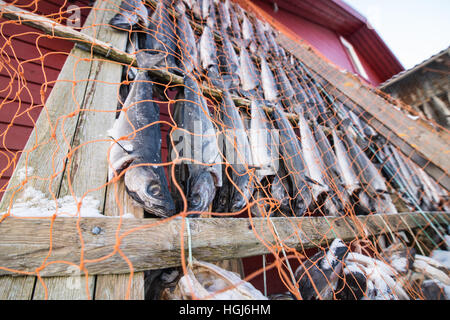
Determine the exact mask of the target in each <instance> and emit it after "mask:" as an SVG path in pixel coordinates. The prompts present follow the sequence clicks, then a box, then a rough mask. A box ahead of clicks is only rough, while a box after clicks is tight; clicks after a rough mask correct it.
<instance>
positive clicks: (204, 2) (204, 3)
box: [199, 0, 212, 20]
mask: <svg viewBox="0 0 450 320" xmlns="http://www.w3.org/2000/svg"><path fill="white" fill-rule="evenodd" d="M199 1H200V3H201V9H202V11H201V12H202V19H203V20H206V19H207V18H208V17H209V13H210V10H211V5H212V3H211V0H199Z"/></svg>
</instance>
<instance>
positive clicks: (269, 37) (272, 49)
mask: <svg viewBox="0 0 450 320" xmlns="http://www.w3.org/2000/svg"><path fill="white" fill-rule="evenodd" d="M265 33H266V38H267V41H268V44H269V52H271V53H272V55H273V56H274V57H279V56H280V52H279V48H278V44H277V42H276V41H275V37H274V36H273V33H272V30H271V28H270V29H269V30H267V31H266V32H265Z"/></svg>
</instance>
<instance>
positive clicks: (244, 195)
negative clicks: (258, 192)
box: [231, 174, 252, 212]
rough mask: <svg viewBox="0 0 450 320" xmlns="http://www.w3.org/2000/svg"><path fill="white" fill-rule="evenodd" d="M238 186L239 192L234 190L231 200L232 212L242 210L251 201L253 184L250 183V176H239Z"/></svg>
mask: <svg viewBox="0 0 450 320" xmlns="http://www.w3.org/2000/svg"><path fill="white" fill-rule="evenodd" d="M236 184H237V186H238V188H239V190H236V189H235V190H234V192H233V195H232V198H231V212H236V211H240V210H242V208H244V207H245V206H246V204H247V203H248V201H249V200H250V196H251V194H252V190H251V189H252V187H251V182H250V181H249V175H248V174H245V175H243V176H239V175H237V179H236Z"/></svg>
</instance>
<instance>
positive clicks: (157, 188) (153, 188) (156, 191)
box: [147, 183, 161, 196]
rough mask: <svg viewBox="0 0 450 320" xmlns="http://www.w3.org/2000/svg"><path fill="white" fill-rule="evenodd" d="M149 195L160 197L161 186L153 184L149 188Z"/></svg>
mask: <svg viewBox="0 0 450 320" xmlns="http://www.w3.org/2000/svg"><path fill="white" fill-rule="evenodd" d="M147 193H148V194H149V195H151V196H158V195H159V194H160V193H161V186H160V185H159V184H157V183H152V184H150V185H149V186H148V187H147Z"/></svg>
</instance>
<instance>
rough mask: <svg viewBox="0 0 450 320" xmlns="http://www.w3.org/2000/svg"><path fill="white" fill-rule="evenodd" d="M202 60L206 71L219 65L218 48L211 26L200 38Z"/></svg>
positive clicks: (205, 29)
mask: <svg viewBox="0 0 450 320" xmlns="http://www.w3.org/2000/svg"><path fill="white" fill-rule="evenodd" d="M200 59H201V61H202V67H203V69H205V70H208V69H209V68H210V67H211V66H217V64H218V61H217V47H216V43H215V41H214V38H213V35H212V32H211V28H210V27H209V26H205V28H204V29H203V33H202V36H201V38H200Z"/></svg>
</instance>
